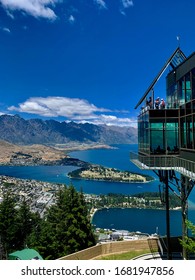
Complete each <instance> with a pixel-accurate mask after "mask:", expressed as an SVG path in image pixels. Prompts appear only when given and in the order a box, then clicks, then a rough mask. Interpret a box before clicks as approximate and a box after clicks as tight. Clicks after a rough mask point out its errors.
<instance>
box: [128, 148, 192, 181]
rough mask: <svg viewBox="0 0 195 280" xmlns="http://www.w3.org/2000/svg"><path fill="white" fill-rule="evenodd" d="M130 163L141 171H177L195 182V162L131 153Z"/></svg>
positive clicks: (172, 157)
mask: <svg viewBox="0 0 195 280" xmlns="http://www.w3.org/2000/svg"><path fill="white" fill-rule="evenodd" d="M130 161H131V162H132V163H134V164H135V165H136V166H137V167H139V168H140V169H146V170H175V171H176V172H179V173H180V174H182V175H184V176H186V177H188V178H190V179H193V180H195V162H193V161H190V160H186V159H183V158H180V157H178V156H173V155H171V156H168V155H167V156H165V155H158V156H152V155H147V156H146V155H141V154H137V153H134V152H130Z"/></svg>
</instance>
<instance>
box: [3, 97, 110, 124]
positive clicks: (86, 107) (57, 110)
mask: <svg viewBox="0 0 195 280" xmlns="http://www.w3.org/2000/svg"><path fill="white" fill-rule="evenodd" d="M8 109H9V110H10V111H18V112H23V113H31V114H37V115H40V116H45V117H58V116H63V117H67V118H71V119H73V118H77V117H79V116H85V117H87V116H90V117H91V115H92V114H94V113H95V112H107V111H109V110H108V109H104V108H97V107H96V106H95V105H93V104H90V103H89V102H88V101H87V100H84V99H79V98H67V97H46V98H43V97H32V98H29V99H28V100H26V101H25V102H24V103H21V104H19V107H15V106H11V107H9V108H8Z"/></svg>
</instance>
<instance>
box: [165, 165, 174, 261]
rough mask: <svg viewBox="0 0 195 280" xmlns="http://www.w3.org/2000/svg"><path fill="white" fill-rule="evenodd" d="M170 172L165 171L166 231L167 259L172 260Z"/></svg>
mask: <svg viewBox="0 0 195 280" xmlns="http://www.w3.org/2000/svg"><path fill="white" fill-rule="evenodd" d="M168 176H169V175H168V170H164V183H165V203H166V231H167V259H168V260H171V259H172V254H171V234H170V213H169V180H168V178H169V177H168Z"/></svg>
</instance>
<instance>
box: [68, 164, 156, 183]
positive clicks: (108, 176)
mask: <svg viewBox="0 0 195 280" xmlns="http://www.w3.org/2000/svg"><path fill="white" fill-rule="evenodd" d="M68 176H69V177H70V178H73V179H87V180H98V181H110V182H122V183H147V182H151V181H153V180H154V178H153V177H151V176H148V175H143V174H137V173H132V172H129V171H121V170H118V169H116V168H108V167H104V166H101V165H94V164H91V165H89V166H88V167H86V168H80V169H77V170H74V171H72V172H69V173H68Z"/></svg>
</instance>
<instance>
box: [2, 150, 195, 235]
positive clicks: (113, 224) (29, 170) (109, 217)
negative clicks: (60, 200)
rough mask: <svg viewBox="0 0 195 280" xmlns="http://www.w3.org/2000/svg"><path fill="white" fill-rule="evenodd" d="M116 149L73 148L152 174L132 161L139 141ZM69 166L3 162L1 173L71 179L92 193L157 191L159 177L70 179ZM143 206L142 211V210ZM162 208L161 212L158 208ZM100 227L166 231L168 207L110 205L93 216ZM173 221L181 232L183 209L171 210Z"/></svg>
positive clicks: (193, 198)
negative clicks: (116, 180) (145, 179)
mask: <svg viewBox="0 0 195 280" xmlns="http://www.w3.org/2000/svg"><path fill="white" fill-rule="evenodd" d="M115 147H117V149H99V150H86V151H78V152H72V153H70V155H71V156H72V157H76V158H79V159H80V160H84V161H88V162H91V163H96V164H101V165H104V166H106V167H113V168H118V169H121V170H129V171H131V172H136V173H145V174H148V175H151V176H154V177H155V178H156V176H155V174H154V173H153V172H151V171H142V170H140V169H138V168H137V167H136V166H135V165H133V164H132V163H131V162H130V159H129V152H130V150H134V151H136V149H137V145H115ZM74 169H75V167H70V166H21V167H20V166H13V167H9V166H0V175H8V176H13V177H17V178H21V179H35V180H39V181H47V182H52V183H64V184H67V185H69V184H70V183H72V184H73V185H74V186H75V187H76V189H77V190H81V189H82V190H83V192H84V193H89V194H108V193H123V194H137V193H140V192H157V191H158V187H159V181H158V180H157V178H156V180H155V181H153V182H149V183H130V184H127V183H114V182H102V181H90V180H74V179H72V180H70V179H69V178H68V177H67V174H68V172H71V171H72V170H74ZM189 199H190V207H189V219H190V220H192V221H193V222H195V207H194V205H195V190H193V191H192V193H191V194H190V197H189ZM139 210H141V211H139ZM159 211H160V212H159ZM93 223H94V224H96V226H97V227H103V228H117V229H126V230H130V231H131V230H135V231H137V230H138V231H143V232H148V233H154V232H155V231H156V228H158V229H159V232H160V233H161V234H164V232H165V211H163V210H150V211H148V210H147V209H109V211H107V210H106V211H104V210H100V211H97V212H96V214H95V215H94V217H93ZM171 224H172V232H173V234H176V233H177V234H179V233H180V232H181V212H180V211H171Z"/></svg>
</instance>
